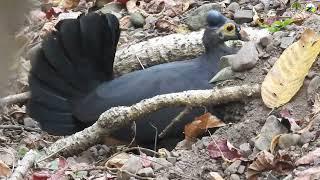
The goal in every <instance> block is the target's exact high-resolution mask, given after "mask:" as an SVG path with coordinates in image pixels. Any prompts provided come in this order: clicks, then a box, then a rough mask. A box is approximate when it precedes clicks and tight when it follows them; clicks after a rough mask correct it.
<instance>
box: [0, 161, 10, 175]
mask: <svg viewBox="0 0 320 180" xmlns="http://www.w3.org/2000/svg"><path fill="white" fill-rule="evenodd" d="M10 175H11V170H10V168H9V167H8V166H7V165H6V164H5V163H4V162H2V161H1V160H0V176H6V177H8V176H10Z"/></svg>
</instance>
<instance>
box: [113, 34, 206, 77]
mask: <svg viewBox="0 0 320 180" xmlns="http://www.w3.org/2000/svg"><path fill="white" fill-rule="evenodd" d="M203 32H204V31H203V30H202V31H197V32H191V33H188V34H171V35H167V36H163V37H156V38H152V39H149V40H147V41H144V42H140V43H137V44H134V45H131V46H129V47H124V48H121V49H118V51H117V52H116V56H115V63H114V72H115V74H116V75H117V76H119V75H122V74H126V73H129V72H132V71H134V70H139V69H142V67H141V64H142V65H143V66H144V67H150V66H154V65H157V64H163V63H167V62H172V61H177V60H185V59H188V58H189V59H191V58H194V57H196V56H199V54H201V53H203V52H204V47H203V45H202V35H203ZM139 61H140V62H139ZM140 63H141V64H140Z"/></svg>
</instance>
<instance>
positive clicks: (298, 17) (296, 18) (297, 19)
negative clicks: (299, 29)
mask: <svg viewBox="0 0 320 180" xmlns="http://www.w3.org/2000/svg"><path fill="white" fill-rule="evenodd" d="M310 16H311V13H307V12H304V11H302V12H300V13H295V14H293V15H292V20H293V22H294V23H295V24H302V23H303V21H304V20H305V19H307V18H309V17H310Z"/></svg>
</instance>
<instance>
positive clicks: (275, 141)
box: [270, 134, 282, 154]
mask: <svg viewBox="0 0 320 180" xmlns="http://www.w3.org/2000/svg"><path fill="white" fill-rule="evenodd" d="M281 135H282V134H278V135H276V136H274V137H273V138H272V140H271V144H270V152H271V154H274V152H275V150H276V147H277V146H278V144H279V139H280V136H281Z"/></svg>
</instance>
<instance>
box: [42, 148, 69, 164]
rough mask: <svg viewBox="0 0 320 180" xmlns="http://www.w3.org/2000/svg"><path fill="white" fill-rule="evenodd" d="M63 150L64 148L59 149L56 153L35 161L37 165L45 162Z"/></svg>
mask: <svg viewBox="0 0 320 180" xmlns="http://www.w3.org/2000/svg"><path fill="white" fill-rule="evenodd" d="M65 148H66V147H62V148H60V149H59V150H58V151H56V152H53V153H51V154H49V155H48V156H46V157H44V158H42V159H40V160H38V161H37V163H40V162H42V161H45V160H47V159H49V158H51V157H53V156H54V155H56V154H58V153H59V152H61V151H62V150H64V149H65Z"/></svg>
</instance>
